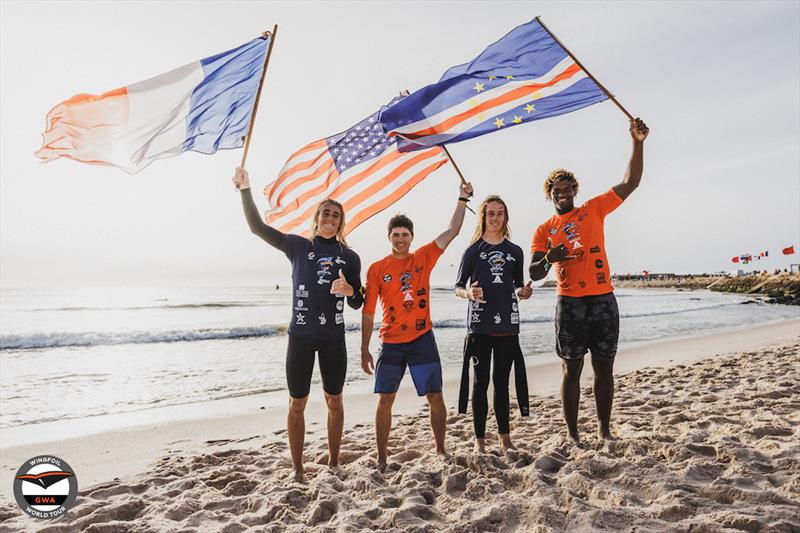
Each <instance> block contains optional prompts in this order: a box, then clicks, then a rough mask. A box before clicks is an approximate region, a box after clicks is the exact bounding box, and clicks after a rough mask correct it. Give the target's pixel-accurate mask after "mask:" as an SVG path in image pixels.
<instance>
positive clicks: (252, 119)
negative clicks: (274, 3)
mask: <svg viewBox="0 0 800 533" xmlns="http://www.w3.org/2000/svg"><path fill="white" fill-rule="evenodd" d="M270 36H271V38H270ZM277 36H278V25H277V24H275V26H273V27H272V33H271V34H270V32H268V31H265V32H264V33H263V34H262V37H263V38H264V39H267V38H269V48H267V55H266V56H265V57H264V68H263V69H261V79H260V80H259V81H258V91H257V92H256V101H255V103H254V104H253V114H252V115H251V116H250V127H249V128H248V130H247V135H245V138H244V152H242V162H241V163H240V164H239V166H240V167H242V168H244V164H245V162H246V161H247V152H248V150H249V149H250V138H251V137H252V135H253V126H255V123H256V113H257V112H258V102H259V100H261V88H262V87H263V86H264V77H265V76H266V75H267V67H268V66H269V56H270V55H272V47H273V45H274V44H275V38H276V37H277Z"/></svg>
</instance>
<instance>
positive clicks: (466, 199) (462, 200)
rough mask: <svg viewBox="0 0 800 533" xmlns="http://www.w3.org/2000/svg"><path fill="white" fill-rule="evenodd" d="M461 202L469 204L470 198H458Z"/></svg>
mask: <svg viewBox="0 0 800 533" xmlns="http://www.w3.org/2000/svg"><path fill="white" fill-rule="evenodd" d="M458 201H459V202H469V198H464V197H463V196H459V197H458Z"/></svg>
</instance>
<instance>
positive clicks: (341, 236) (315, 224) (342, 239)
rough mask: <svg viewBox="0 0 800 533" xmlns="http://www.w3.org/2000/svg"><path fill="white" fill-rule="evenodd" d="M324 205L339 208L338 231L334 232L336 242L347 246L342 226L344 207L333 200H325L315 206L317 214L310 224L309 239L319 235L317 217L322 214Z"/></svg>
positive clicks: (343, 222)
mask: <svg viewBox="0 0 800 533" xmlns="http://www.w3.org/2000/svg"><path fill="white" fill-rule="evenodd" d="M326 205H332V206H334V207H338V208H339V214H340V215H342V216H341V218H340V219H339V229H337V230H336V240H337V241H339V242H340V243H342V244H344V245H345V246H347V240H346V239H345V235H344V225H345V219H344V206H343V205H342V204H340V203H339V202H337V201H336V200H334V199H333V198H325V199H324V200H322V201H321V202H320V203H319V205H318V206H317V212H316V213H314V220H313V221H312V222H311V238H314V237H316V236H317V235H319V216H320V215H321V214H322V209H323V208H324V207H325V206H326Z"/></svg>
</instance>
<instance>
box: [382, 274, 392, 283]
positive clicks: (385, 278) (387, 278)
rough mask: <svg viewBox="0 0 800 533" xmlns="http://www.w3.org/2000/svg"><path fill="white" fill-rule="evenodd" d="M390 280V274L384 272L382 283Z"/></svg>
mask: <svg viewBox="0 0 800 533" xmlns="http://www.w3.org/2000/svg"><path fill="white" fill-rule="evenodd" d="M390 281H392V275H391V274H386V275H385V276H383V282H384V283H389V282H390Z"/></svg>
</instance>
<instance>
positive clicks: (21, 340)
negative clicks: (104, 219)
mask: <svg viewBox="0 0 800 533" xmlns="http://www.w3.org/2000/svg"><path fill="white" fill-rule="evenodd" d="M283 333H286V326H283V325H277V326H263V327H240V328H220V329H192V330H176V331H157V332H152V331H131V332H124V333H123V332H112V333H94V332H83V333H33V334H27V335H4V336H2V337H0V350H35V349H42V348H63V347H70V346H111V345H117V344H151V343H161V342H191V341H205V340H221V339H246V338H249V337H271V336H274V335H281V334H283Z"/></svg>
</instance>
